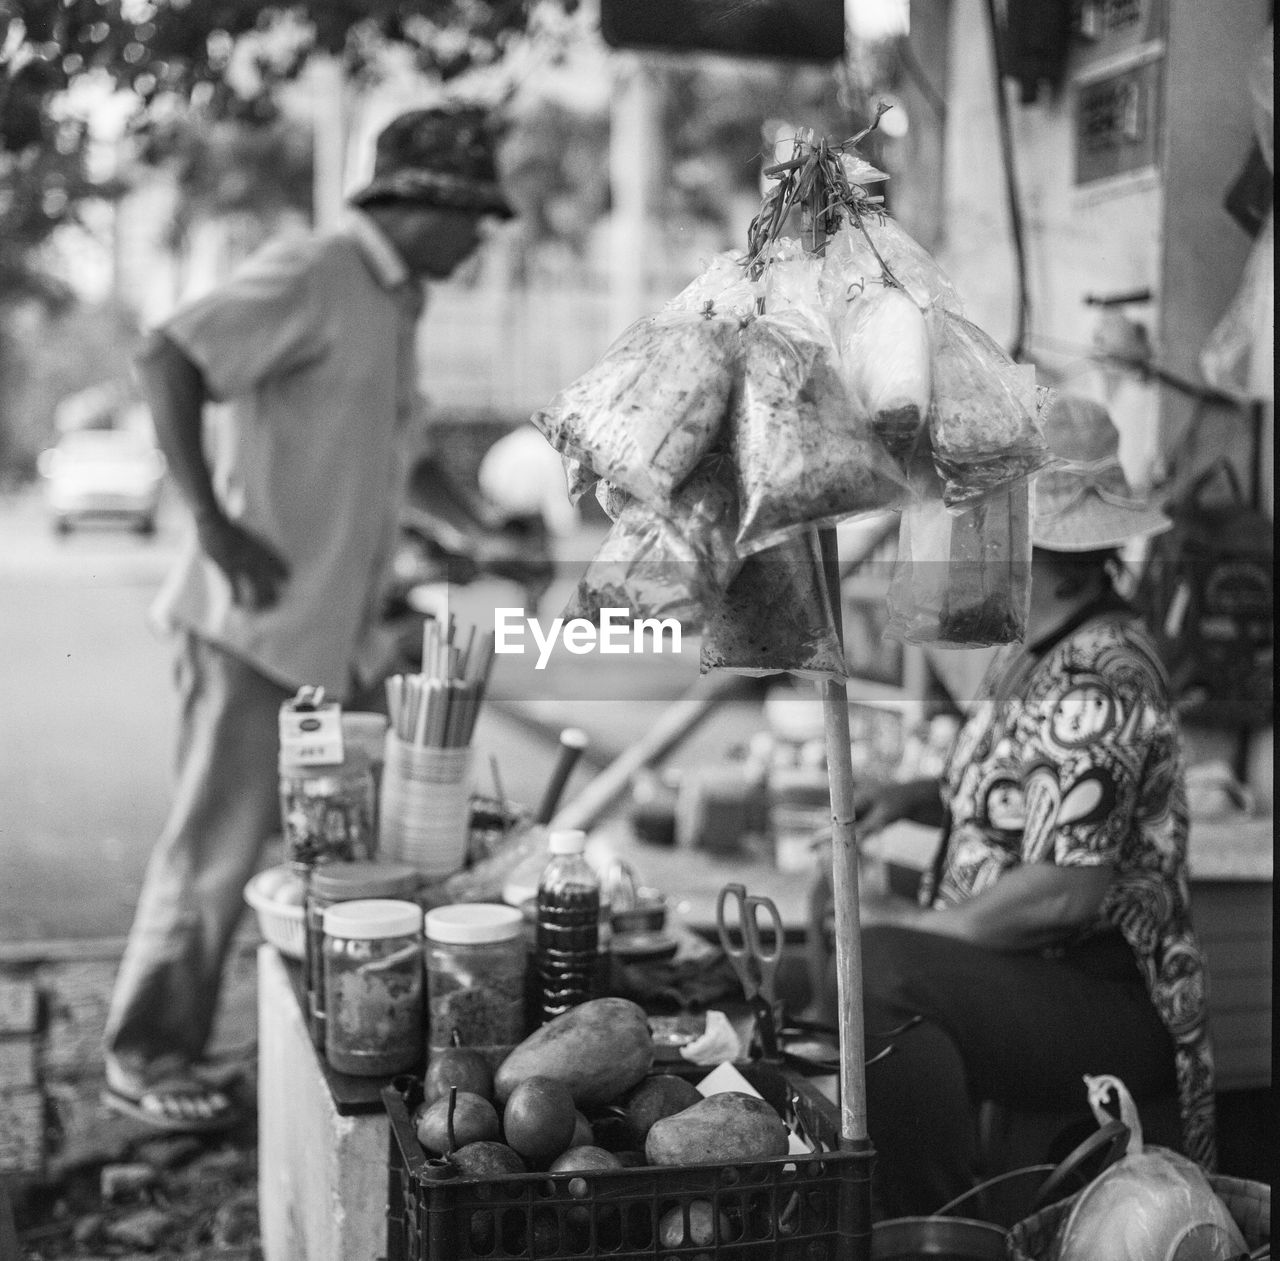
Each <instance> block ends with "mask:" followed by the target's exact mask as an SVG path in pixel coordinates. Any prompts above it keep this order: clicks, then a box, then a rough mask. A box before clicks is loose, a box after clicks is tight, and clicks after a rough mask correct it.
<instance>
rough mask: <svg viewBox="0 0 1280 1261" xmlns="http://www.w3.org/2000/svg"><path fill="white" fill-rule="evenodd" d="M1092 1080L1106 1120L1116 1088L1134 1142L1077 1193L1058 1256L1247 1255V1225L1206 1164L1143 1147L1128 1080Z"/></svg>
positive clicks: (1070, 1260) (1093, 1259) (1065, 1259)
mask: <svg viewBox="0 0 1280 1261" xmlns="http://www.w3.org/2000/svg"><path fill="white" fill-rule="evenodd" d="M1084 1080H1085V1084H1086V1086H1087V1087H1088V1091H1089V1106H1090V1107H1091V1108H1092V1109H1093V1113H1094V1115H1095V1116H1096V1117H1097V1118H1098V1123H1099V1124H1101V1125H1105V1124H1106V1123H1107V1122H1109V1121H1110V1120H1111V1117H1110V1116H1109V1115H1108V1114H1107V1112H1106V1110H1105V1109H1104V1107H1103V1102H1104V1101H1105V1099H1106V1097H1107V1096H1108V1095H1110V1094H1111V1093H1112V1092H1114V1093H1115V1094H1116V1096H1117V1098H1118V1099H1119V1101H1120V1120H1121V1121H1123V1122H1124V1123H1125V1124H1126V1125H1127V1126H1128V1127H1129V1148H1128V1151H1127V1152H1126V1154H1125V1155H1124V1156H1122V1157H1121V1158H1120V1159H1119V1160H1118V1161H1116V1162H1115V1164H1113V1165H1111V1166H1109V1167H1108V1168H1106V1169H1104V1170H1103V1171H1102V1172H1101V1173H1100V1174H1099V1175H1098V1176H1097V1177H1096V1178H1094V1180H1093V1181H1092V1182H1091V1183H1089V1185H1088V1186H1087V1187H1085V1189H1084V1190H1083V1191H1081V1192H1080V1194H1079V1196H1077V1197H1076V1199H1075V1202H1074V1203H1073V1204H1072V1206H1071V1210H1070V1212H1069V1213H1067V1215H1066V1218H1065V1220H1064V1221H1063V1223H1062V1227H1061V1229H1060V1230H1059V1232H1058V1238H1057V1247H1056V1251H1055V1252H1054V1256H1055V1257H1056V1258H1057V1261H1129V1258H1131V1257H1186V1258H1192V1257H1194V1258H1196V1261H1236V1259H1237V1258H1240V1257H1247V1256H1248V1255H1249V1246H1248V1244H1247V1243H1246V1242H1245V1239H1244V1236H1243V1234H1241V1232H1240V1228H1239V1226H1237V1225H1236V1223H1235V1221H1234V1219H1233V1218H1232V1216H1231V1214H1230V1212H1229V1211H1228V1210H1227V1206H1226V1205H1225V1204H1223V1202H1222V1200H1221V1199H1219V1198H1218V1195H1217V1193H1216V1192H1215V1191H1214V1189H1213V1187H1212V1186H1210V1185H1209V1180H1208V1179H1207V1178H1206V1177H1205V1175H1204V1173H1203V1172H1202V1171H1201V1169H1200V1166H1199V1165H1197V1164H1196V1163H1195V1162H1194V1161H1192V1160H1188V1159H1187V1158H1186V1157H1185V1156H1180V1155H1179V1154H1178V1153H1177V1152H1173V1151H1170V1150H1169V1149H1168V1148H1165V1147H1145V1148H1144V1147H1143V1145H1142V1124H1141V1122H1140V1120H1139V1119H1138V1109H1137V1107H1136V1106H1135V1105H1134V1102H1133V1097H1132V1096H1131V1095H1130V1094H1129V1091H1128V1090H1127V1089H1126V1088H1125V1085H1124V1083H1123V1082H1122V1081H1120V1079H1119V1078H1117V1077H1111V1076H1107V1075H1104V1076H1099V1077H1086V1078H1085V1079H1084Z"/></svg>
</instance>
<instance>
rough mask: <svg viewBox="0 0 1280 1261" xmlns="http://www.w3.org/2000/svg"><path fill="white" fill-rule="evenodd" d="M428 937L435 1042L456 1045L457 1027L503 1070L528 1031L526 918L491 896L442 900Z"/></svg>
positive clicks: (462, 1039)
mask: <svg viewBox="0 0 1280 1261" xmlns="http://www.w3.org/2000/svg"><path fill="white" fill-rule="evenodd" d="M426 935H427V950H426V954H427V1021H428V1028H429V1046H430V1048H432V1049H437V1050H438V1049H440V1048H442V1047H447V1046H450V1045H451V1044H452V1038H453V1032H454V1030H455V1029H456V1030H457V1033H458V1041H459V1043H460V1044H461V1045H462V1046H465V1047H468V1048H469V1049H471V1050H474V1051H479V1052H480V1053H481V1054H482V1055H484V1056H485V1058H486V1059H487V1060H488V1061H489V1063H490V1064H491V1065H492V1067H494V1068H497V1066H498V1065H499V1064H500V1063H501V1062H502V1060H503V1058H504V1057H505V1056H506V1054H507V1052H508V1051H510V1050H511V1048H512V1047H513V1046H515V1044H516V1043H517V1042H519V1041H520V1040H521V1039H522V1038H523V1037H524V1030H525V1020H524V1007H525V969H526V962H527V959H528V947H527V944H526V938H525V932H524V916H523V915H522V914H521V913H520V911H519V909H518V908H516V907H514V906H503V905H500V904H498V903H491V902H462V903H458V904H457V905H454V906H439V907H436V908H435V909H434V910H431V911H428V912H427V915H426ZM429 1056H430V1052H428V1058H429Z"/></svg>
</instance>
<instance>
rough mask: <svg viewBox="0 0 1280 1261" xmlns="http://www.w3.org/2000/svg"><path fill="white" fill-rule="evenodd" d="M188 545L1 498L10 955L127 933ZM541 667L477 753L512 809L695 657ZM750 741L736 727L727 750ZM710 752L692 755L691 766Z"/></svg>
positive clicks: (5, 894) (504, 599) (600, 755)
mask: <svg viewBox="0 0 1280 1261" xmlns="http://www.w3.org/2000/svg"><path fill="white" fill-rule="evenodd" d="M180 528H181V520H180V514H179V513H178V511H177V510H176V509H174V508H172V507H170V506H167V507H166V510H165V511H164V512H162V514H161V521H160V528H159V530H158V532H157V534H156V536H155V537H154V538H152V539H141V538H139V537H137V536H136V535H133V534H131V533H128V532H127V531H123V530H120V531H117V530H113V529H95V530H92V531H89V530H85V531H83V532H77V533H75V534H73V535H72V536H71V537H70V538H67V539H58V538H55V536H54V534H53V532H52V530H50V528H49V526H48V522H47V520H46V519H45V516H44V514H43V512H42V510H41V505H40V502H39V500H38V498H37V497H36V495H35V494H34V493H30V492H28V493H23V494H18V495H8V496H0V864H3V865H2V867H0V942H32V941H44V940H50V939H55V940H57V939H85V938H112V937H117V936H120V935H122V934H124V933H125V932H126V931H127V929H128V926H129V922H130V919H131V917H132V911H133V905H134V901H135V898H136V896H137V890H138V886H139V882H140V880H141V876H142V871H143V868H144V865H145V862H146V858H147V855H148V853H149V851H150V848H151V845H152V843H153V841H154V839H155V836H156V834H157V832H158V830H159V828H160V826H161V824H162V822H163V819H164V815H165V810H166V806H167V801H168V795H169V784H170V767H171V759H172V744H173V733H174V729H175V705H174V700H173V694H172V690H171V687H170V670H171V653H170V649H169V646H168V644H167V643H166V642H165V641H164V640H163V639H162V638H160V637H159V636H157V635H156V634H155V633H154V632H153V631H152V629H151V628H150V627H149V625H148V623H147V609H148V606H149V605H150V603H151V601H152V599H153V598H154V596H155V593H156V590H157V588H158V587H159V585H160V582H161V581H162V579H163V577H164V574H165V572H166V570H167V568H168V566H169V564H170V563H171V561H172V559H173V556H174V553H175V550H176V548H177V546H178V542H179V537H180ZM588 542H589V541H588ZM570 586H571V583H570V582H569V581H568V580H567V579H562V580H561V582H560V583H559V584H558V585H557V587H555V588H553V590H552V592H551V593H549V595H548V598H547V600H546V602H545V603H544V606H543V612H544V614H545V616H546V617H547V618H552V617H554V616H555V615H556V614H557V613H558V612H559V610H560V608H561V607H562V605H563V603H564V599H565V597H566V595H567V593H568V590H569V588H570ZM517 602H518V593H517V592H516V590H515V588H512V587H510V586H507V585H506V584H501V583H492V584H477V585H476V586H475V587H471V588H465V589H463V590H462V591H459V592H456V593H454V596H453V598H452V601H451V605H450V607H452V608H454V609H456V611H457V614H458V617H459V621H460V623H461V624H462V625H464V626H465V625H467V624H468V622H469V621H471V620H476V621H479V622H480V624H481V625H482V626H483V625H485V624H486V622H485V620H484V619H486V618H491V616H492V614H491V610H492V608H493V607H495V606H496V605H503V604H515V603H517ZM615 663H616V664H615ZM534 666H535V661H534V657H533V655H529V656H526V657H524V658H522V659H519V660H517V659H514V658H502V659H500V660H499V662H498V666H497V669H496V670H495V675H494V684H493V691H494V693H495V694H496V696H497V697H498V699H499V700H501V701H506V702H512V701H516V702H519V703H520V704H521V705H522V706H523V710H524V713H525V717H526V720H525V721H514V720H513V719H512V718H511V717H510V716H509V710H508V711H504V710H503V709H500V708H499V706H498V705H497V704H495V705H493V706H490V707H487V709H486V711H485V713H484V714H483V716H482V718H481V721H480V723H479V725H478V727H477V731H476V738H475V744H476V748H477V758H476V762H477V766H478V779H479V780H480V781H481V784H482V785H483V783H484V780H485V779H486V778H487V771H488V766H489V758H490V755H491V754H492V755H493V757H494V759H496V761H497V763H498V765H499V767H500V774H501V777H502V780H503V785H504V788H505V791H506V792H507V794H508V795H509V796H510V797H511V798H512V799H513V800H517V801H522V802H525V803H527V804H529V805H533V804H536V802H537V801H538V800H539V799H540V797H541V792H542V787H543V785H544V784H545V782H546V780H547V778H548V776H549V774H550V770H551V767H552V764H553V761H554V732H555V731H557V730H558V729H559V727H560V726H562V725H567V724H569V723H578V724H579V725H582V726H584V727H586V728H587V729H588V731H589V732H590V734H591V736H592V749H591V754H592V758H591V759H589V760H588V761H587V762H584V764H583V766H582V767H581V769H580V770H579V771H578V772H576V773H575V776H574V778H573V779H571V781H570V784H569V789H568V796H569V797H572V796H573V795H574V794H575V793H576V792H577V791H579V790H580V789H581V788H582V786H583V785H584V784H585V783H586V782H587V780H588V779H589V778H590V775H591V774H592V773H593V764H594V768H598V767H599V766H600V765H601V764H602V763H603V762H604V761H607V760H608V757H609V756H610V755H611V754H613V753H616V752H618V751H619V750H620V749H622V748H625V747H626V746H627V745H628V744H630V743H631V742H632V741H633V740H635V739H636V738H638V737H639V736H640V735H641V734H642V733H643V732H644V731H645V730H646V729H647V728H648V727H649V726H650V725H651V724H652V723H654V722H656V721H657V720H658V718H659V717H660V716H661V714H662V713H663V711H664V709H665V707H666V705H667V704H668V703H669V702H670V701H671V700H672V699H674V698H675V697H677V696H679V695H680V694H681V692H682V691H683V690H684V689H685V688H686V687H687V686H689V685H690V684H691V683H692V681H693V680H694V679H695V678H696V675H697V666H696V645H695V646H694V650H693V652H692V653H690V652H688V651H686V652H685V653H684V654H683V655H682V657H681V658H680V659H679V660H671V659H669V658H665V659H662V660H657V659H654V658H652V657H650V658H647V659H639V658H636V657H618V658H611V659H609V660H607V661H602V660H601V659H598V658H596V659H593V660H590V661H587V660H585V659H582V658H566V656H565V654H564V653H563V652H560V653H558V654H557V656H556V657H555V658H554V659H553V660H552V662H551V665H550V668H549V669H547V670H546V671H543V672H538V671H537V670H536V669H535V668H534ZM530 715H532V716H533V717H535V718H536V719H538V720H539V721H540V723H541V726H542V733H540V732H539V730H538V728H537V726H536V725H534V726H531V725H530V723H529V722H528V721H527V719H528V717H529V716H530ZM547 733H550V734H551V739H548V735H547ZM742 736H743V732H742V731H741V730H740V729H736V728H735V730H733V731H732V732H729V733H728V737H727V738H728V739H730V740H733V739H741V738H742ZM707 738H711V737H707ZM714 742H718V745H723V743H724V741H723V740H721V739H720V738H719V737H718V736H717V737H715V741H714ZM707 748H708V745H707V744H706V742H705V739H704V740H703V742H702V743H700V744H699V743H697V742H694V743H691V744H690V745H689V746H688V749H687V750H682V756H683V755H684V754H685V753H686V752H687V753H688V754H689V755H690V756H693V755H695V754H696V755H698V756H704V755H705V751H706V749H707ZM658 874H659V873H658V872H654V873H652V875H653V876H654V877H657V876H658Z"/></svg>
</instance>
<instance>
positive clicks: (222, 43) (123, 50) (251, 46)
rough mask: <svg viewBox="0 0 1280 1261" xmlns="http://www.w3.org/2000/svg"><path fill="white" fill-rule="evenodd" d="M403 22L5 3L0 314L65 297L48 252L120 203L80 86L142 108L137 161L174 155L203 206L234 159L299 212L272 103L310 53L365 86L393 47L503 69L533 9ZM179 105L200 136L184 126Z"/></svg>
mask: <svg viewBox="0 0 1280 1261" xmlns="http://www.w3.org/2000/svg"><path fill="white" fill-rule="evenodd" d="M407 10H408V6H406V5H404V4H403V3H399V2H398V0H308V2H307V3H305V4H276V3H263V2H262V0H168V2H160V0H0V303H3V302H5V301H13V300H15V299H19V298H29V297H41V298H52V297H54V296H56V293H55V289H56V287H55V286H53V285H52V283H51V282H50V280H49V278H48V276H47V275H46V274H45V273H44V271H43V270H42V269H41V268H40V267H39V259H38V251H39V249H40V247H41V246H42V245H43V244H44V243H45V242H46V241H47V240H48V238H49V236H50V235H51V234H52V233H53V232H54V231H55V230H56V229H57V228H58V227H59V226H61V225H62V224H64V223H67V222H70V221H73V220H74V219H75V217H76V213H77V209H78V207H79V206H80V205H82V204H83V202H84V200H85V199H86V198H88V197H91V196H108V197H109V196H112V195H115V194H116V193H118V191H119V189H118V188H116V187H114V186H112V185H104V184H102V183H100V182H95V180H94V179H93V178H92V176H91V175H90V173H89V172H90V168H89V164H88V162H87V161H86V157H87V153H88V147H89V144H90V139H91V137H90V133H89V127H88V124H87V120H85V119H82V118H76V117H75V116H74V115H73V114H72V113H71V112H70V110H69V108H68V106H67V98H66V95H65V94H66V89H67V88H68V87H70V86H71V85H72V84H73V83H74V82H75V81H76V80H77V79H80V78H82V77H84V76H88V75H94V74H96V75H99V76H106V78H107V79H108V80H109V81H110V82H111V83H113V84H114V85H115V86H117V87H119V88H122V89H127V90H128V91H130V92H132V93H133V94H134V95H135V97H136V99H137V102H138V114H137V118H136V119H135V130H136V133H137V135H138V138H139V140H140V142H141V152H142V155H143V156H144V158H150V159H152V160H156V159H160V158H164V157H175V158H176V159H177V161H178V162H179V164H180V165H181V166H182V168H183V171H184V172H185V174H186V175H187V176H188V177H190V192H191V193H192V195H193V197H194V198H195V200H196V202H199V201H200V200H201V199H204V200H205V201H212V202H218V201H219V200H221V199H225V198H227V197H228V196H230V195H231V194H232V191H233V190H231V189H229V188H227V187H226V186H225V184H223V185H222V186H221V187H219V186H218V177H217V176H216V175H215V174H214V171H215V169H216V167H217V165H218V163H219V162H220V161H221V160H222V159H225V158H226V157H227V156H228V152H227V150H228V147H229V146H230V147H233V148H238V150H239V152H238V153H236V154H233V155H231V156H234V157H236V158H237V159H242V160H243V162H242V166H243V169H244V170H245V171H246V172H248V173H249V175H250V176H251V178H247V179H244V178H242V191H253V192H254V195H267V196H272V195H274V196H276V197H278V198H279V199H280V200H282V201H283V202H285V203H291V202H295V201H296V199H297V192H296V185H297V182H298V177H299V175H300V174H302V173H303V172H300V170H299V166H300V164H299V161H297V160H295V159H296V158H297V147H296V146H295V145H292V144H291V143H290V141H289V140H288V139H287V138H286V136H285V134H284V131H283V129H282V126H281V116H280V109H279V104H278V98H277V89H278V88H279V87H280V85H281V84H283V83H285V82H288V81H289V80H291V79H293V78H295V77H296V76H297V75H298V73H299V72H300V71H301V69H302V67H303V66H304V65H305V64H306V61H307V59H308V58H309V57H310V56H311V55H312V54H313V53H315V52H325V53H329V54H332V55H335V56H337V57H339V58H341V59H342V61H343V63H344V65H345V66H346V68H347V70H348V72H349V73H350V74H351V75H352V77H353V78H355V79H356V80H359V79H360V78H361V76H365V75H368V74H369V73H371V68H372V66H373V65H374V63H375V61H376V57H377V54H378V50H379V49H381V48H384V47H386V45H387V44H388V43H392V44H395V45H397V46H399V47H402V48H404V49H407V50H408V52H409V53H410V55H411V57H412V59H413V62H414V64H415V65H417V66H418V68H419V69H421V70H422V71H423V72H425V73H428V74H431V75H433V76H435V77H438V78H439V79H441V80H447V79H450V78H453V77H455V76H457V75H459V74H461V73H463V72H465V71H468V70H472V69H475V68H476V67H478V66H483V65H485V64H488V63H491V62H493V61H495V60H497V59H498V58H499V57H500V56H501V54H502V51H503V48H504V46H505V44H506V43H507V41H508V40H510V39H511V38H512V37H513V36H515V35H517V34H518V33H519V32H520V31H522V30H523V29H524V27H525V24H526V21H527V6H526V4H525V3H524V0H417V3H415V4H414V6H413V8H412V11H411V12H410V11H407ZM183 106H195V107H196V109H197V114H196V115H195V117H196V118H198V119H199V120H200V122H199V124H196V125H184V123H183V121H182V117H183V114H184V109H183ZM212 123H216V124H219V125H220V127H221V129H220V130H217V131H214V132H212V133H210V132H209V131H208V130H207V127H208V125H210V124H212ZM234 123H239V124H248V125H249V127H250V129H251V130H249V131H246V130H245V129H243V128H242V129H241V130H240V132H239V133H238V134H237V133H235V132H234V131H233V130H232V129H231V124H234ZM254 130H256V132H257V134H253V131H254ZM282 159H284V160H283V161H282ZM291 181H292V185H293V186H292V187H291V186H290V183H291ZM233 200H234V198H233Z"/></svg>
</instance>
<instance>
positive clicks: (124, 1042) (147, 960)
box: [106, 634, 291, 1082]
mask: <svg viewBox="0 0 1280 1261" xmlns="http://www.w3.org/2000/svg"><path fill="white" fill-rule="evenodd" d="M176 679H177V686H178V696H179V727H178V745H177V768H176V772H177V773H176V785H175V790H174V797H173V803H172V806H171V809H170V812H169V817H168V820H167V822H166V823H165V826H164V830H163V832H162V833H161V835H160V839H159V841H158V842H157V844H156V847H155V849H154V851H153V852H152V855H151V859H150V862H149V864H148V866H147V871H146V876H145V878H144V881H143V886H142V893H141V896H140V898H139V900H138V908H137V912H136V914H135V918H134V922H133V928H132V930H131V932H130V934H129V942H128V945H127V947H126V949H125V954H124V959H123V961H122V962H121V965H120V971H119V974H118V976H117V978H116V986H115V993H114V995H113V996H112V1001H111V1009H110V1012H109V1014H108V1018H107V1031H106V1047H107V1055H108V1061H109V1067H110V1068H114V1069H115V1070H117V1071H118V1072H119V1071H122V1072H124V1073H127V1074H129V1075H131V1076H133V1077H136V1078H137V1079H138V1080H140V1081H143V1082H145V1081H147V1080H156V1079H158V1078H159V1077H162V1076H164V1075H165V1074H166V1073H169V1072H172V1071H175V1070H180V1069H181V1068H182V1067H184V1066H185V1065H187V1064H192V1063H195V1062H197V1061H198V1060H199V1059H200V1058H201V1056H202V1055H203V1053H204V1051H205V1047H206V1044H207V1043H208V1041H209V1036H210V1033H211V1031H212V1028H213V1019H214V1013H215V1010H216V1007H217V1001H218V991H219V986H220V982H221V978H222V970H223V964H224V962H225V960H226V956H227V951H228V948H229V946H230V943H231V938H232V934H233V932H234V931H235V927H236V924H237V922H238V921H239V918H240V915H241V913H242V911H243V910H244V902H243V897H244V886H245V883H246V882H247V881H248V880H249V878H250V876H252V875H253V872H254V870H255V869H256V867H257V863H258V859H259V854H260V852H261V849H262V843H263V841H264V840H265V839H266V838H267V837H269V836H272V835H274V834H275V833H277V832H278V831H279V826H280V806H279V797H278V783H279V777H278V771H277V766H276V762H277V750H278V747H279V738H278V714H279V710H280V705H281V702H282V701H284V700H286V699H288V697H289V695H291V693H290V692H288V691H287V690H286V689H284V688H282V687H281V686H279V685H278V684H276V683H273V682H271V681H270V680H269V679H266V678H264V677H263V676H262V675H261V674H259V673H258V672H257V671H256V670H254V669H252V668H251V667H250V666H248V665H246V664H245V663H244V662H243V661H240V660H239V659H238V658H236V657H234V656H232V655H231V654H229V653H226V652H223V651H222V650H221V649H219V648H217V647H215V646H214V645H212V644H210V643H208V642H207V641H205V640H202V639H200V638H199V637H197V636H195V635H191V634H187V635H185V636H184V637H183V639H182V641H181V642H180V644H179V647H178V654H177V662H176Z"/></svg>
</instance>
